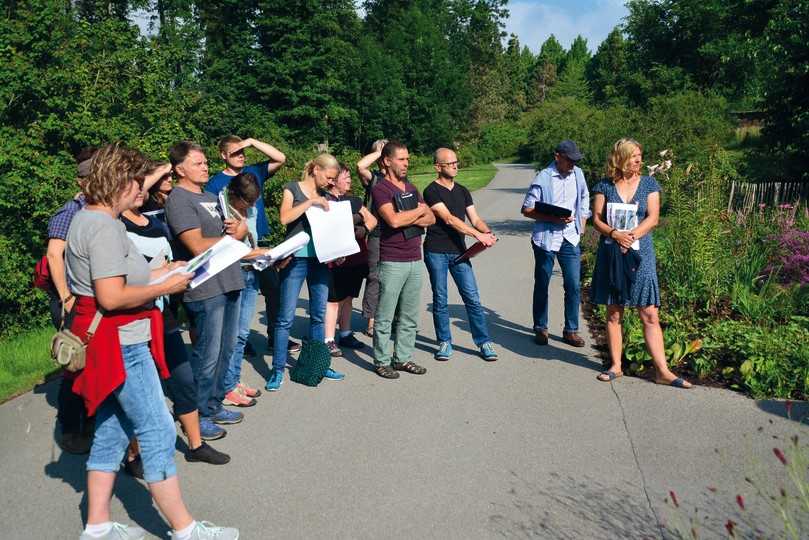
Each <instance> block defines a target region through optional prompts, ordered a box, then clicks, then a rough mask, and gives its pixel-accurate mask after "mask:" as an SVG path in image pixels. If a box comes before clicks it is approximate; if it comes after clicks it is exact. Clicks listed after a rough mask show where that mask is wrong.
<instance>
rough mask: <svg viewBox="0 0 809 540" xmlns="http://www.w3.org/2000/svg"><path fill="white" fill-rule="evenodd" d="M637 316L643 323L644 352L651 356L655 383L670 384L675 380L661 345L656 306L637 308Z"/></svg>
mask: <svg viewBox="0 0 809 540" xmlns="http://www.w3.org/2000/svg"><path fill="white" fill-rule="evenodd" d="M638 315H639V316H640V320H641V321H642V322H643V339H644V341H646V350H648V351H649V354H650V355H651V356H652V363H653V364H654V366H655V370H656V371H657V375H656V377H655V381H656V382H659V383H666V384H668V383H670V382H671V381H673V380H674V379H676V378H677V375H675V374H674V373H672V372H671V370H670V369H669V365H668V363H667V362H666V350H665V345H664V344H663V330H662V329H661V328H660V317H659V316H658V309H657V306H643V307H639V308H638ZM690 386H691V384H690V383H685V387H686V388H688V387H690Z"/></svg>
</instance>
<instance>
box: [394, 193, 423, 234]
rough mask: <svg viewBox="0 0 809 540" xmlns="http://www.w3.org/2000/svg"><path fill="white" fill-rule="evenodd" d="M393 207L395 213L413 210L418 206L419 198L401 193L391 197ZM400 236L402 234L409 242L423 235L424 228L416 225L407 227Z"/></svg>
mask: <svg viewBox="0 0 809 540" xmlns="http://www.w3.org/2000/svg"><path fill="white" fill-rule="evenodd" d="M393 205H394V207H395V208H396V211H397V212H403V211H406V210H415V209H416V208H418V206H419V198H418V196H417V195H416V194H415V193H412V192H410V191H403V192H400V193H397V194H396V195H395V196H394V197H393ZM402 234H404V237H405V239H406V240H410V239H411V238H415V237H416V236H421V235H422V234H424V228H423V227H419V226H417V225H408V226H407V227H405V228H404V229H402Z"/></svg>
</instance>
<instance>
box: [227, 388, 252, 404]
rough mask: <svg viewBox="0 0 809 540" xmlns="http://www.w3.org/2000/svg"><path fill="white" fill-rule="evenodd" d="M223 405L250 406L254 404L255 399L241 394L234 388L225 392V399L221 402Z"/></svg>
mask: <svg viewBox="0 0 809 540" xmlns="http://www.w3.org/2000/svg"><path fill="white" fill-rule="evenodd" d="M222 404H223V405H230V406H232V407H252V406H253V405H255V404H256V400H255V399H253V398H250V397H247V396H243V395H242V394H240V393H239V389H238V388H234V389H233V390H231V391H230V392H228V393H227V394H225V400H224V401H223V402H222Z"/></svg>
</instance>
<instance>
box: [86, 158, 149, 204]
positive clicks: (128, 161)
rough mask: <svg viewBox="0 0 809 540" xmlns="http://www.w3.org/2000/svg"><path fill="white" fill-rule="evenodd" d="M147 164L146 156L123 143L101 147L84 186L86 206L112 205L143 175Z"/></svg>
mask: <svg viewBox="0 0 809 540" xmlns="http://www.w3.org/2000/svg"><path fill="white" fill-rule="evenodd" d="M145 163H146V158H145V157H144V156H143V154H141V153H140V152H138V151H137V150H132V149H131V148H126V147H125V146H123V145H122V144H120V143H112V144H108V145H106V146H102V147H101V148H99V149H98V151H97V152H96V153H95V155H94V156H93V160H92V163H91V168H90V175H89V176H88V177H87V178H86V179H85V180H84V183H83V186H82V192H83V193H84V196H85V198H86V199H87V204H102V205H106V206H113V205H114V204H115V203H116V201H117V200H118V199H119V198H120V197H121V195H123V194H124V193H125V192H126V191H127V190H128V189H129V188H130V184H131V183H132V180H133V179H135V178H138V177H141V178H142V177H143V176H144V172H143V170H144V164H145Z"/></svg>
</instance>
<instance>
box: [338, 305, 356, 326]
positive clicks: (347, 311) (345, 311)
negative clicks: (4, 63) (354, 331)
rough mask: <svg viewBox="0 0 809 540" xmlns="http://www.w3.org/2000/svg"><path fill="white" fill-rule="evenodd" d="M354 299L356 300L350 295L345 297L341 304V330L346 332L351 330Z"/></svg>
mask: <svg viewBox="0 0 809 540" xmlns="http://www.w3.org/2000/svg"><path fill="white" fill-rule="evenodd" d="M353 301H354V299H353V298H351V297H350V296H349V297H348V298H346V299H344V300H343V301H342V302H340V304H339V305H340V316H339V320H340V330H342V331H344V332H350V331H351V310H352V307H351V302H353Z"/></svg>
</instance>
